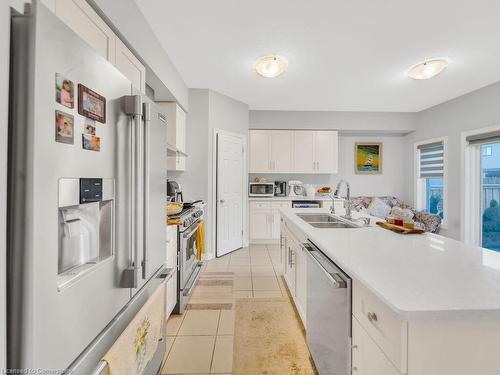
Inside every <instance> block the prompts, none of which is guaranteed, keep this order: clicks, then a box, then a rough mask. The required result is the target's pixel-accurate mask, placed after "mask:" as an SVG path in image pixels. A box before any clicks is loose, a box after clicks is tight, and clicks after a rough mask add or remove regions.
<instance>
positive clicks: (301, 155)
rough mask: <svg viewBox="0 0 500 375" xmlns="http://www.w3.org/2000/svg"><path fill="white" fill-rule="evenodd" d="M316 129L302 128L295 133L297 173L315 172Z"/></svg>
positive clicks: (294, 146)
mask: <svg viewBox="0 0 500 375" xmlns="http://www.w3.org/2000/svg"><path fill="white" fill-rule="evenodd" d="M314 133H315V132H314V131H305V130H300V131H296V132H295V134H294V141H293V153H294V157H295V163H294V165H295V168H294V170H295V173H314V172H315V170H314V166H315V164H314V161H315V159H314V139H315V134H314Z"/></svg>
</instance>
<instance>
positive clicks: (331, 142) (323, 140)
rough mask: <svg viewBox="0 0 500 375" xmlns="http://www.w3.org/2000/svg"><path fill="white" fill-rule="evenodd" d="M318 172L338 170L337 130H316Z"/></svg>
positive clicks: (315, 150)
mask: <svg viewBox="0 0 500 375" xmlns="http://www.w3.org/2000/svg"><path fill="white" fill-rule="evenodd" d="M314 162H315V171H316V173H337V172H338V136H337V132H336V131H322V130H319V131H316V132H315V140H314Z"/></svg>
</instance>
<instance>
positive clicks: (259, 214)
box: [248, 200, 292, 243]
mask: <svg viewBox="0 0 500 375" xmlns="http://www.w3.org/2000/svg"><path fill="white" fill-rule="evenodd" d="M291 206H292V203H291V201H282V202H270V201H264V200H262V201H251V202H250V204H249V220H248V222H249V227H250V228H249V229H250V231H249V237H250V242H252V241H257V242H270V243H271V242H273V243H275V242H277V241H278V240H279V239H280V209H281V208H288V207H291Z"/></svg>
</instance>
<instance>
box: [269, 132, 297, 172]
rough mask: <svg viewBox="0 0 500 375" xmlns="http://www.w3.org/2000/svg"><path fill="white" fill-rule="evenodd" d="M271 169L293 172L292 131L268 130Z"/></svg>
mask: <svg viewBox="0 0 500 375" xmlns="http://www.w3.org/2000/svg"><path fill="white" fill-rule="evenodd" d="M270 144H271V160H270V161H271V169H272V171H273V172H276V173H292V172H293V131H287V130H272V131H271V132H270Z"/></svg>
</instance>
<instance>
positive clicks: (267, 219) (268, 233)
mask: <svg viewBox="0 0 500 375" xmlns="http://www.w3.org/2000/svg"><path fill="white" fill-rule="evenodd" d="M271 216H272V213H271V211H270V210H250V223H249V225H250V240H268V239H270V238H271V237H272V222H271Z"/></svg>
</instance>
